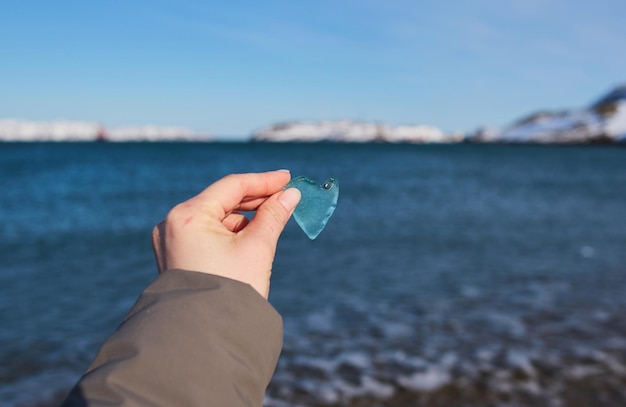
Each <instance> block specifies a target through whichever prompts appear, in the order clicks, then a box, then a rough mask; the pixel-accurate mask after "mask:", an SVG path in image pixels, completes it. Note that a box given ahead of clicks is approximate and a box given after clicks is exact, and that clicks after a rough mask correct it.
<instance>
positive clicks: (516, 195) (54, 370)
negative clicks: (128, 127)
mask: <svg viewBox="0 0 626 407" xmlns="http://www.w3.org/2000/svg"><path fill="white" fill-rule="evenodd" d="M281 168H287V169H290V170H291V173H292V175H293V176H298V175H304V176H307V177H309V178H311V179H314V180H317V181H319V182H320V183H321V182H323V181H324V180H325V179H326V178H328V177H329V176H333V177H335V178H337V179H338V180H339V185H340V194H339V202H338V205H337V209H336V211H335V214H334V216H333V217H332V218H331V219H330V221H329V223H328V225H327V226H326V229H325V230H324V231H323V232H322V233H321V234H320V235H319V237H318V238H317V239H316V240H313V241H311V240H309V239H308V238H307V237H306V235H305V234H304V233H303V232H302V231H301V230H300V228H299V227H298V225H297V224H296V223H295V221H293V220H291V221H290V222H289V224H288V225H287V227H286V229H285V231H284V233H283V235H282V236H281V239H280V241H279V245H278V251H277V254H276V259H275V262H274V268H273V274H272V285H271V293H270V302H271V303H272V304H273V305H274V307H275V308H276V309H277V310H278V311H279V312H280V313H281V315H282V316H283V319H284V325H285V334H284V348H283V353H282V355H281V358H280V361H279V363H278V367H277V370H276V373H275V375H274V377H273V379H272V382H271V384H270V386H269V388H268V390H267V395H266V397H265V402H264V404H265V406H267V407H286V406H346V405H350V406H362V407H373V406H451V407H454V406H458V407H462V406H463V407H474V406H476V407H478V406H481V407H483V406H484V407H488V406H493V407H514V406H547V407H566V406H575V407H577V406H624V405H626V149H625V148H624V147H623V146H622V147H620V146H538V145H475V144H456V145H411V144H333V143H313V144H298V143H293V144H292V143H284V144H281V143H217V142H216V143H189V142H177V143H0V405H2V406H6V407H18V406H26V407H33V406H40V407H41V406H53V405H56V404H57V403H58V402H59V401H60V400H61V399H62V398H63V396H64V395H65V394H66V392H67V391H68V390H69V389H70V388H71V386H72V385H73V384H74V383H75V382H76V381H77V380H78V378H79V377H80V375H81V373H82V372H83V371H84V369H85V368H86V367H87V365H88V364H89V363H90V361H91V360H92V358H93V357H94V356H95V354H96V352H97V351H98V349H99V347H100V345H101V344H102V342H103V341H104V340H106V338H107V337H108V336H109V335H110V334H111V333H112V332H113V331H114V330H115V329H116V327H117V325H118V324H119V323H120V321H121V319H122V318H123V317H124V315H125V313H126V312H127V311H128V310H129V308H130V307H131V306H132V304H133V303H134V301H135V300H136V299H137V297H138V295H139V294H140V293H141V292H142V290H143V288H144V287H146V285H148V284H149V283H150V282H151V281H152V280H153V279H154V278H155V276H156V274H157V271H156V266H155V263H154V258H153V253H152V248H151V241H150V235H151V230H152V228H153V226H154V225H155V224H156V223H158V222H159V221H160V220H162V219H163V218H164V216H165V215H166V214H167V212H168V211H169V209H170V208H171V207H173V206H174V205H175V204H177V203H179V202H182V201H184V200H186V199H188V198H190V197H192V196H194V195H195V194H197V193H198V192H200V191H201V190H202V189H204V188H205V187H206V186H208V185H209V184H211V183H212V182H214V181H215V180H217V179H219V178H221V177H222V176H224V175H227V174H230V173H242V172H258V171H266V170H273V169H281Z"/></svg>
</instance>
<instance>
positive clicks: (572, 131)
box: [471, 85, 626, 143]
mask: <svg viewBox="0 0 626 407" xmlns="http://www.w3.org/2000/svg"><path fill="white" fill-rule="evenodd" d="M471 140H472V141H475V142H505V143H594V142H607V143H611V142H626V85H624V86H619V87H617V88H615V89H614V90H613V91H611V92H609V93H608V94H607V95H606V96H604V97H602V98H601V99H600V100H598V101H597V102H596V103H594V104H593V105H591V106H590V107H588V108H586V109H580V110H574V111H564V112H538V113H534V114H532V115H530V116H527V117H525V118H523V119H521V120H519V121H517V122H516V123H514V124H512V125H511V126H509V127H507V128H505V129H503V130H502V131H497V130H483V131H480V132H478V133H477V134H476V135H474V136H472V137H471Z"/></svg>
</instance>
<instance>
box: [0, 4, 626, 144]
mask: <svg viewBox="0 0 626 407" xmlns="http://www.w3.org/2000/svg"><path fill="white" fill-rule="evenodd" d="M625 18H626V2H624V1H623V0H604V1H598V2H591V1H588V0H587V1H581V0H510V1H506V0H500V1H497V0H466V1H462V0H457V1H454V0H441V1H417V0H415V1H409V0H334V1H329V0H317V1H294V0H291V1H287V0H284V1H275V0H265V1H258V0H257V1H247V0H241V1H236V0H232V1H220V2H217V1H207V0H204V1H202V0H198V1H193V0H189V1H186V0H126V1H117V0H111V1H106V2H105V1H102V2H86V1H73V0H67V1H60V2H54V1H48V0H45V1H43V0H39V1H31V0H21V1H5V2H2V4H1V5H0V118H14V119H24V120H33V121H50V120H60V119H64V120H80V121H97V122H100V123H102V124H103V125H105V126H107V127H118V126H129V125H148V124H150V125H171V126H184V127H190V128H192V129H194V130H196V131H199V132H204V133H209V134H212V135H214V136H216V137H219V138H231V137H234V138H241V137H246V136H249V135H250V133H251V132H253V131H254V130H257V129H259V128H262V127H265V126H268V125H271V124H273V123H276V122H283V121H291V120H307V121H315V120H340V119H348V120H358V121H368V122H381V123H386V124H389V125H403V124H408V125H411V124H416V125H417V124H426V125H432V126H436V127H439V128H441V129H442V130H444V131H446V132H451V131H464V132H467V131H473V130H476V129H477V128H479V127H482V126H488V127H501V126H505V125H507V124H509V123H511V122H512V121H514V120H516V119H518V118H520V117H522V116H525V115H527V114H529V113H532V112H533V111H537V110H540V109H550V110H559V109H566V108H580V107H584V106H587V105H589V104H590V103H592V102H593V101H594V100H595V99H597V98H599V97H600V96H601V95H602V94H604V93H606V92H607V91H609V90H610V89H611V88H612V87H614V86H616V85H619V84H623V83H626V69H625V67H626V24H624V23H623V22H624V19H625Z"/></svg>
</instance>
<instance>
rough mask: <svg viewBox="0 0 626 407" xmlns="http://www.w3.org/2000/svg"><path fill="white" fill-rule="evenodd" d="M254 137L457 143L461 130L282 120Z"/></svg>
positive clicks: (302, 139) (268, 139)
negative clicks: (285, 121)
mask: <svg viewBox="0 0 626 407" xmlns="http://www.w3.org/2000/svg"><path fill="white" fill-rule="evenodd" d="M252 139H253V140H254V141H301V142H315V141H334V142H373V141H381V142H403V143H455V142H458V141H461V140H462V139H463V135H462V134H444V133H443V132H442V131H441V130H440V129H438V128H436V127H433V126H424V125H420V126H388V125H385V124H379V123H363V122H353V121H349V120H341V121H321V122H289V123H279V124H275V125H272V126H269V127H266V128H263V129H260V130H257V131H255V132H254V133H253V134H252Z"/></svg>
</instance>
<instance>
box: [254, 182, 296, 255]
mask: <svg viewBox="0 0 626 407" xmlns="http://www.w3.org/2000/svg"><path fill="white" fill-rule="evenodd" d="M300 197H301V196H300V191H299V190H298V189H296V188H289V189H286V190H284V191H282V192H280V193H278V194H276V195H274V196H272V197H271V198H269V199H267V200H266V201H265V202H263V204H262V205H261V206H259V208H258V209H257V211H256V214H255V216H254V218H253V219H252V221H250V224H249V225H248V226H247V227H246V229H245V230H246V231H247V232H248V233H250V234H251V235H254V236H255V238H258V239H262V240H266V241H270V242H271V243H273V244H274V245H276V242H278V238H279V237H280V234H281V233H282V231H283V229H284V227H285V225H286V224H287V221H288V220H289V217H290V216H291V214H292V213H293V210H294V209H295V208H296V206H297V205H298V202H300Z"/></svg>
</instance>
